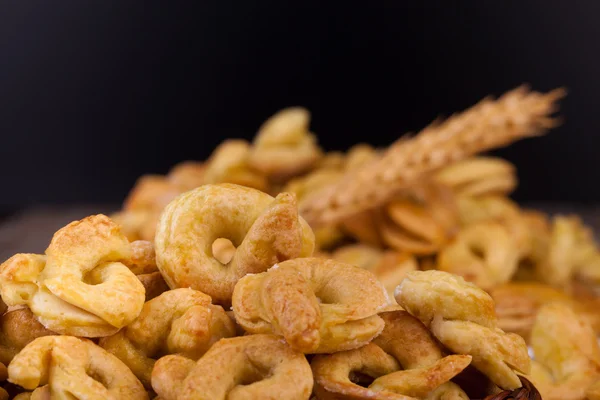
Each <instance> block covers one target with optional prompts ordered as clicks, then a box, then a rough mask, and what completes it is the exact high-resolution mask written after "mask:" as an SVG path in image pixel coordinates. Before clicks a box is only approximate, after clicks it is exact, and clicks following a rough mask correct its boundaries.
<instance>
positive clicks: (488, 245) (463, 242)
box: [437, 221, 519, 290]
mask: <svg viewBox="0 0 600 400" xmlns="http://www.w3.org/2000/svg"><path fill="white" fill-rule="evenodd" d="M518 263H519V249H518V247H517V243H516V242H515V241H514V239H513V237H512V236H511V234H510V231H509V230H508V229H506V228H505V227H504V225H502V224H500V223H498V222H491V221H490V222H479V223H476V224H473V225H469V226H467V227H466V228H464V229H462V230H461V231H460V232H459V233H458V235H457V236H456V237H455V238H454V240H453V242H452V243H451V244H450V245H448V246H447V247H445V248H444V249H442V250H441V252H440V253H439V254H438V259H437V269H439V270H441V271H446V272H450V273H452V274H456V275H460V276H462V277H463V278H465V280H467V281H469V282H473V283H475V284H476V285H477V286H479V287H481V288H482V289H486V290H487V289H490V288H493V287H494V286H497V285H499V284H503V283H506V282H508V281H509V280H510V279H511V278H512V276H513V275H514V274H515V272H516V270H517V267H518Z"/></svg>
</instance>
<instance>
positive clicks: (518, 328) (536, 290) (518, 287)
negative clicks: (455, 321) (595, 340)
mask: <svg viewBox="0 0 600 400" xmlns="http://www.w3.org/2000/svg"><path fill="white" fill-rule="evenodd" d="M490 295H491V296H492V298H493V299H494V303H495V304H496V315H497V316H498V326H499V327H500V329H502V330H503V331H505V332H513V333H517V334H519V335H520V336H522V337H523V338H525V340H529V336H530V333H531V329H532V328H533V324H534V322H535V320H536V316H537V314H538V311H539V309H540V308H541V307H542V306H543V305H544V304H548V303H562V304H565V305H567V306H569V307H571V308H572V309H573V311H575V312H576V313H577V314H578V315H579V317H580V318H582V319H584V320H586V321H587V322H588V323H589V324H590V325H591V326H592V327H593V328H594V330H595V331H596V332H599V331H600V313H598V307H597V304H588V303H586V302H583V301H579V300H577V299H575V298H573V297H571V296H569V295H568V294H566V293H565V292H563V291H561V290H558V289H556V288H554V287H552V286H548V285H544V284H543V283H538V282H511V283H507V284H505V285H501V286H497V287H495V288H494V289H492V290H491V291H490Z"/></svg>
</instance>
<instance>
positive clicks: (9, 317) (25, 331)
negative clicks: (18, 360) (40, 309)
mask: <svg viewBox="0 0 600 400" xmlns="http://www.w3.org/2000/svg"><path fill="white" fill-rule="evenodd" d="M49 335H56V333H54V332H52V331H50V330H48V329H46V328H44V326H43V325H42V324H40V323H39V322H38V320H37V319H36V318H35V315H33V313H32V312H31V310H29V309H28V308H27V307H23V308H18V309H15V310H11V311H8V312H7V313H5V314H3V315H2V316H0V362H1V363H3V364H5V365H8V364H9V363H10V362H11V361H12V359H13V358H14V357H15V356H16V355H17V353H18V352H19V351H21V350H22V349H23V348H24V347H25V346H27V345H28V344H29V343H31V342H32V341H33V340H35V339H37V338H38V337H42V336H49ZM0 380H3V379H0Z"/></svg>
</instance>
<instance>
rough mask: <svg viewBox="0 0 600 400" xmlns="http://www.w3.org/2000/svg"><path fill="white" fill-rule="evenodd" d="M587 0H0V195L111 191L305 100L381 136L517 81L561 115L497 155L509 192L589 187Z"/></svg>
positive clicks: (593, 186)
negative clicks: (544, 95) (543, 132)
mask: <svg viewBox="0 0 600 400" xmlns="http://www.w3.org/2000/svg"><path fill="white" fill-rule="evenodd" d="M599 21H600V2H597V1H592V0H589V1H586V0H580V1H549V0H545V1H544V0H537V1H423V2H419V1H412V2H409V1H406V2H404V1H397V0H396V1H369V2H367V1H361V2H358V1H356V2H352V1H346V2H325V1H308V0H306V1H294V2H290V1H233V2H227V1H215V2H208V1H190V2H183V1H160V2H159V1H156V2H152V1H125V0H121V1H88V0H86V1H81V0H69V1H66V0H55V1H19V0H14V1H2V2H0V133H1V135H2V141H1V142H0V178H1V185H0V190H1V191H2V192H1V195H0V210H1V209H8V208H14V207H23V206H27V205H32V204H39V203H76V202H94V203H96V202H118V201H121V200H122V198H123V197H124V196H125V194H126V192H127V190H128V189H129V188H130V187H131V185H132V184H133V183H134V181H135V179H136V178H137V177H138V176H139V175H141V174H143V173H165V172H166V171H167V170H168V168H169V167H170V166H171V165H173V164H174V163H176V162H178V161H181V160H185V159H204V158H205V157H207V156H208V154H210V152H211V151H212V149H213V148H214V147H215V146H216V145H217V144H218V143H219V142H220V141H221V140H223V139H224V138H227V137H246V138H251V137H252V136H253V135H254V133H255V131H256V129H257V128H258V126H259V125H260V124H261V122H262V121H263V120H264V119H266V118H267V117H268V116H269V115H271V114H272V113H274V112H275V111H277V110H278V109H280V108H283V107H286V106H290V105H304V106H306V107H308V108H309V109H310V110H311V111H312V113H313V122H312V128H313V130H314V131H315V132H316V133H317V134H318V136H319V140H320V142H321V144H322V145H323V146H324V147H325V148H326V149H346V148H348V147H349V146H350V145H352V144H353V143H356V142H359V141H368V142H371V143H373V144H376V145H384V144H388V143H390V142H391V141H393V140H394V139H395V138H397V137H399V136H400V135H402V134H403V133H405V132H408V131H416V130H419V129H420V128H422V127H423V126H424V125H426V124H427V123H428V122H430V121H431V120H432V119H434V118H435V117H436V116H438V115H440V114H441V115H448V114H449V113H451V112H454V111H458V110H462V109H464V108H466V107H468V106H470V105H471V104H473V103H475V102H476V101H478V100H479V99H480V98H482V97H484V96H486V95H487V94H495V95H499V94H501V93H503V92H504V91H506V90H508V89H511V88H513V87H515V86H517V85H519V84H521V83H524V82H527V83H530V84H531V85H532V87H533V88H535V89H537V90H541V91H546V90H550V89H552V88H554V87H558V86H566V87H567V88H568V90H569V96H568V98H567V99H566V100H564V101H563V102H562V115H563V116H564V117H565V121H566V123H565V124H564V125H563V126H562V127H561V128H560V129H557V130H554V131H552V132H551V133H550V134H549V135H548V136H546V137H543V138H539V139H530V140H526V141H523V142H520V143H518V144H516V145H513V146H512V147H511V148H509V149H506V150H502V151H500V152H498V154H500V155H502V156H504V157H507V158H508V159H510V160H512V161H514V162H515V163H516V164H517V166H518V168H519V176H520V179H521V186H520V188H519V190H518V192H517V193H516V197H517V199H519V200H528V201H531V200H534V201H535V200H550V201H578V202H597V201H599V200H600V185H598V182H599V181H600V172H598V162H597V156H596V155H597V152H598V148H599V147H600V139H599V137H598V131H599V129H598V128H599V127H600V126H599V125H600V123H599V120H600V110H599V106H598V95H599V93H600V91H599V90H598V89H599V85H600V83H599V82H600V81H599V79H598V71H600V52H599V51H598V50H599V49H598V47H599V46H598V43H599V42H598V40H599V39H600V23H599Z"/></svg>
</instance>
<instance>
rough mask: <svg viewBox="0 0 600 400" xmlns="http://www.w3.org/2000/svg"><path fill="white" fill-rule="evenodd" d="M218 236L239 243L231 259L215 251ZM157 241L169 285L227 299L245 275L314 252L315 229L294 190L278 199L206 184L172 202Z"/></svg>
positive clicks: (217, 299) (221, 301)
mask: <svg viewBox="0 0 600 400" xmlns="http://www.w3.org/2000/svg"><path fill="white" fill-rule="evenodd" d="M219 238H226V239H229V240H231V242H232V243H233V245H234V246H236V247H237V249H236V252H235V255H234V256H233V259H232V260H231V261H230V262H229V263H228V264H222V263H221V262H220V261H218V260H217V259H216V258H215V257H214V256H213V255H212V245H213V242H214V241H215V240H216V239H219ZM155 246H156V261H157V264H158V268H159V269H160V271H161V273H162V274H163V277H164V278H165V281H166V282H167V284H168V285H169V287H171V288H179V287H189V288H192V289H196V290H200V291H201V292H203V293H206V294H208V295H209V296H211V298H212V299H213V301H215V302H217V303H219V304H223V305H228V304H229V303H230V301H231V295H232V293H233V287H234V286H235V284H236V282H237V281H238V280H239V279H240V278H241V277H243V276H244V275H246V274H249V273H259V272H263V271H266V270H267V269H268V268H269V267H271V266H273V265H274V264H275V263H277V262H281V261H284V260H287V259H290V258H296V257H303V256H304V257H306V256H310V255H311V254H312V252H313V249H314V234H313V232H312V230H311V229H310V227H309V226H308V224H307V223H306V222H305V221H304V220H303V219H302V218H301V217H299V216H298V209H297V206H296V199H295V197H294V195H293V194H290V193H282V194H280V195H278V196H277V198H275V199H273V197H271V196H269V195H268V194H266V193H262V192H260V191H258V190H256V189H251V188H247V187H243V186H238V185H232V184H220V185H204V186H201V187H199V188H197V189H194V190H192V191H190V192H187V193H184V194H182V195H181V196H179V197H178V198H177V199H175V200H174V201H173V202H172V203H171V204H169V205H168V206H167V208H166V209H165V211H164V213H163V215H162V217H161V220H160V223H159V225H158V231H157V234H156V239H155Z"/></svg>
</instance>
